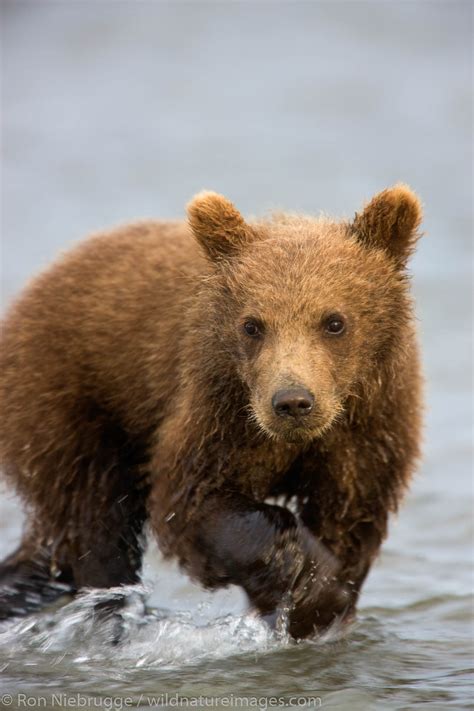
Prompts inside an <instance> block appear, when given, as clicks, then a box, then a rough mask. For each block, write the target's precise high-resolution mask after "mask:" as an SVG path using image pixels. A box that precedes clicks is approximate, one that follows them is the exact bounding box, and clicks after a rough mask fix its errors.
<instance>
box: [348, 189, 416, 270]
mask: <svg viewBox="0 0 474 711" xmlns="http://www.w3.org/2000/svg"><path fill="white" fill-rule="evenodd" d="M422 217H423V211H422V207H421V202H420V200H419V198H418V197H417V195H415V193H414V192H413V191H412V190H410V188H409V187H408V186H407V185H403V184H402V183H399V184H398V185H395V186H394V187H393V188H389V189H388V190H384V191H383V192H381V193H378V195H376V196H375V197H373V198H372V200H371V201H370V202H369V203H368V205H366V207H365V208H364V210H363V212H362V213H360V214H356V216H355V219H354V222H353V224H352V230H353V233H354V234H355V235H356V236H357V239H358V240H359V241H360V242H361V243H362V244H364V245H366V246H367V247H376V248H379V249H384V250H385V251H386V252H388V254H389V255H390V256H391V257H392V258H393V259H394V260H395V261H396V263H397V264H398V265H399V266H400V267H404V266H405V264H406V262H407V260H408V258H409V256H410V255H411V253H412V252H413V250H414V247H415V244H416V242H417V240H418V237H419V232H418V228H419V226H420V223H421V220H422Z"/></svg>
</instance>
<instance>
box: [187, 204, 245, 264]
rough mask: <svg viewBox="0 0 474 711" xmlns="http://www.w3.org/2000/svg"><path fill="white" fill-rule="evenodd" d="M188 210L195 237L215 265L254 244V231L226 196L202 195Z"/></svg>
mask: <svg viewBox="0 0 474 711" xmlns="http://www.w3.org/2000/svg"><path fill="white" fill-rule="evenodd" d="M187 210H188V218H189V224H190V226H191V229H192V231H193V234H194V236H195V237H196V239H197V241H198V242H199V244H200V245H201V246H202V247H203V249H204V251H205V252H206V254H207V256H208V257H210V259H211V260H212V261H213V262H222V261H226V260H228V259H229V258H232V257H233V256H234V255H236V254H238V252H240V251H241V250H242V249H243V248H244V247H245V245H247V244H248V243H249V242H251V241H252V238H253V231H252V228H251V227H250V225H247V223H246V222H245V220H244V218H243V217H242V215H241V214H240V212H239V211H238V210H237V209H236V208H235V207H234V206H233V204H232V203H231V202H230V200H227V199H226V198H225V197H223V196H222V195H218V194H217V193H212V192H207V191H206V192H202V193H198V194H197V195H196V196H195V197H194V198H193V199H192V200H191V202H190V203H189V204H188V207H187Z"/></svg>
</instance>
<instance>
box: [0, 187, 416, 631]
mask: <svg viewBox="0 0 474 711" xmlns="http://www.w3.org/2000/svg"><path fill="white" fill-rule="evenodd" d="M188 216H189V220H188V223H182V222H141V223H136V224H132V225H129V226H125V227H122V228H119V229H116V230H113V231H112V232H109V233H103V234H99V235H96V236H93V237H91V238H90V239H88V240H86V241H85V242H83V243H82V244H81V245H79V246H78V247H77V248H76V249H73V250H72V251H71V252H70V253H69V254H66V255H65V256H64V257H62V258H61V259H60V260H59V261H58V262H57V263H56V264H54V265H53V266H52V267H51V268H50V269H48V270H47V271H46V272H44V273H43V274H42V275H40V276H39V277H38V278H37V279H36V280H34V281H33V282H32V283H31V284H30V285H29V286H28V288H27V289H26V290H25V292H24V293H23V294H22V296H20V298H19V299H18V300H17V301H16V303H14V305H13V306H12V308H11V310H10V312H9V314H8V315H7V318H6V319H5V322H4V326H3V334H2V342H1V356H0V380H1V383H0V391H1V399H2V401H1V408H2V418H1V425H0V429H1V432H0V450H1V454H2V464H1V466H2V470H3V472H4V474H5V476H6V478H7V480H8V481H10V482H11V484H13V485H14V486H15V487H16V490H17V491H18V492H19V494H20V496H21V497H22V498H23V500H24V502H25V504H26V506H27V513H28V527H27V530H26V531H25V534H24V538H23V541H22V543H21V545H20V547H19V548H18V550H17V551H16V552H15V553H14V554H12V555H11V556H10V557H9V558H7V559H6V560H5V561H3V563H2V564H1V565H0V586H1V594H0V617H7V616H10V615H16V614H24V613H26V612H27V611H29V610H33V609H37V608H39V607H40V606H41V605H43V604H44V603H46V602H49V601H51V600H53V599H54V598H55V597H57V596H59V595H60V594H61V592H63V591H64V590H69V591H71V592H74V591H76V590H78V589H79V588H82V587H84V586H97V587H104V588H106V587H110V586H116V585H121V584H126V583H134V582H136V581H138V580H139V574H140V566H141V557H142V529H143V526H144V523H145V522H146V521H147V520H148V521H149V522H150V525H151V529H152V531H153V532H154V533H155V534H156V536H157V538H158V542H159V544H160V546H161V549H162V551H163V553H164V554H165V555H166V556H176V557H177V559H178V560H179V562H180V563H181V565H182V566H184V568H185V569H186V570H187V571H188V573H189V574H190V575H191V576H192V577H193V578H195V579H197V580H199V581H200V582H201V583H202V584H203V585H205V586H206V587H208V588H217V587H220V586H226V585H229V584H235V585H240V586H241V587H242V588H243V589H244V590H245V592H246V593H247V595H248V597H249V600H250V603H251V604H252V606H253V607H254V608H256V609H257V610H258V611H259V612H260V613H261V614H262V615H263V616H267V617H268V618H269V619H271V618H272V617H274V616H275V615H278V614H279V613H280V611H282V610H283V609H284V610H287V623H288V630H289V633H290V634H291V635H292V636H293V637H295V638H301V637H305V636H307V635H310V634H312V633H313V632H314V631H318V630H322V629H324V628H326V627H327V626H328V625H329V624H330V623H331V622H333V621H334V620H335V619H339V620H341V619H347V618H348V617H350V616H352V614H353V612H354V610H355V605H356V601H357V596H358V594H359V591H360V588H361V585H362V583H363V581H364V578H365V577H366V575H367V572H368V571H369V568H370V566H371V564H372V562H373V560H374V558H375V556H376V555H377V552H378V550H379V547H380V545H381V542H382V540H383V539H384V537H385V535H386V532H387V519H388V516H389V514H390V512H393V511H395V510H396V509H397V506H398V503H399V501H400V498H401V497H402V495H403V492H404V490H405V488H406V487H407V484H408V483H409V481H410V477H411V475H412V472H413V469H414V466H415V464H416V460H417V457H418V447H419V438H420V399H421V398H420V395H421V393H420V390H421V388H420V384H421V377H420V370H419V360H418V350H417V344H416V338H415V328H414V317H413V306H412V301H411V297H410V294H409V280H408V276H407V271H406V262H407V259H408V257H409V256H410V254H411V253H412V251H413V248H414V246H415V242H416V240H417V238H418V227H419V224H420V220H421V207H420V203H419V200H418V198H417V197H416V196H415V195H414V194H413V193H412V192H411V191H410V190H409V188H407V187H406V186H404V185H397V186H395V187H394V188H392V189H389V190H385V191H384V192H382V193H380V194H379V195H377V196H376V197H374V198H373V199H372V201H371V202H370V203H369V204H368V205H367V206H366V207H365V209H364V210H363V211H362V212H361V213H360V214H357V215H356V217H355V219H354V220H353V221H350V222H349V221H332V220H329V219H327V218H325V217H321V218H317V219H315V218H312V217H304V216H297V215H291V214H290V215H286V214H282V215H276V216H273V217H271V218H270V219H266V220H262V221H254V222H246V221H245V220H244V219H243V217H242V216H241V215H240V214H239V212H238V211H237V210H236V209H235V207H234V206H233V205H232V204H231V203H230V202H229V201H228V200H226V199H225V198H223V197H221V196H220V195H217V194H215V193H201V194H199V195H197V196H196V197H195V198H194V200H192V202H191V203H190V205H189V207H188ZM269 498H271V499H276V500H277V501H278V505H276V504H275V503H269V501H268V499H269ZM290 502H291V504H292V505H291V507H290V508H291V509H292V510H290V508H288V507H287V506H286V505H285V504H289V503H290ZM293 511H294V513H293ZM284 617H285V616H284V615H283V618H284Z"/></svg>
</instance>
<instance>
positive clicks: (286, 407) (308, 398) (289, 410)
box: [272, 388, 314, 419]
mask: <svg viewBox="0 0 474 711" xmlns="http://www.w3.org/2000/svg"><path fill="white" fill-rule="evenodd" d="M313 406H314V396H313V395H312V394H311V393H310V392H309V390H306V389H305V388H288V389H284V390H278V391H277V392H276V393H275V394H274V396H273V397H272V407H273V411H274V412H275V414H276V415H278V416H279V417H293V418H295V419H299V418H301V417H305V416H306V415H309V413H310V412H311V410H312V409H313Z"/></svg>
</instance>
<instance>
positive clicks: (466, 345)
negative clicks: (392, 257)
mask: <svg viewBox="0 0 474 711" xmlns="http://www.w3.org/2000/svg"><path fill="white" fill-rule="evenodd" d="M1 10H2V17H1V20H2V32H1V34H2V60H3V61H2V71H1V78H2V104H3V109H2V149H3V167H2V189H1V197H2V224H1V237H2V266H1V272H2V280H3V296H4V304H7V303H8V301H9V299H10V298H11V297H12V296H13V295H14V294H16V293H17V292H18V291H19V289H20V288H21V287H22V286H23V285H24V283H25V282H26V281H27V279H28V278H29V277H30V276H31V275H32V274H34V273H36V272H37V271H38V270H39V269H41V268H42V267H43V266H45V265H46V264H48V262H49V261H50V260H51V258H52V257H54V256H55V255H56V254H57V253H58V251H60V250H63V249H65V248H67V247H68V246H69V245H71V244H73V242H75V241H76V240H78V239H79V238H81V237H82V236H83V235H85V234H86V233H88V232H90V231H92V230H96V229H99V228H102V227H105V226H110V225H113V224H116V223H121V222H125V221H127V220H130V219H134V218H136V217H144V216H156V217H168V216H170V217H176V216H180V215H183V214H184V205H185V203H186V202H187V200H188V199H189V198H190V197H191V196H192V195H193V194H194V193H195V192H197V191H198V190H200V189H202V188H210V189H215V190H217V191H219V192H222V193H224V194H226V195H228V196H229V197H230V198H231V199H232V200H234V201H235V203H236V204H237V206H238V207H239V208H240V209H241V210H242V211H243V212H244V213H245V214H261V213H262V212H264V211H266V210H269V209H271V208H274V207H278V208H287V209H291V210H302V211H305V212H310V213H318V212H319V211H320V210H324V211H326V212H328V213H331V214H334V215H338V216H339V215H345V216H350V215H352V214H353V213H354V211H355V210H357V209H358V208H359V207H360V206H361V204H362V203H363V201H364V200H366V199H368V198H369V197H370V196H371V195H372V194H373V193H375V192H377V191H378V190H380V189H382V188H384V187H386V186H389V185H391V184H393V183H394V182H396V181H399V180H402V181H406V182H408V183H409V184H410V185H411V186H412V187H413V188H414V189H415V190H416V191H417V192H418V193H419V195H420V196H421V197H422V199H423V202H424V204H425V221H424V230H425V232H426V235H425V237H424V238H423V240H422V241H421V242H420V246H419V250H418V252H417V255H416V257H415V258H414V260H413V262H412V274H413V288H414V292H415V295H416V299H417V303H418V315H419V327H420V333H421V338H422V343H423V351H424V363H425V372H426V377H427V411H426V437H425V455H424V461H423V465H422V467H421V470H420V472H419V474H418V476H417V477H416V480H415V482H414V485H413V487H412V490H411V493H410V494H409V496H408V497H407V500H406V503H405V505H404V507H403V509H402V512H401V514H400V516H399V518H398V520H394V521H393V522H392V526H391V532H390V537H389V539H388V541H387V543H386V544H385V546H384V549H383V553H382V555H381V557H380V560H379V561H378V562H377V564H376V565H375V566H374V568H373V571H372V573H371V575H370V577H369V579H368V581H367V583H366V586H365V588H364V592H363V595H362V599H361V604H360V617H359V622H358V623H357V625H356V626H355V627H354V629H353V631H352V632H351V634H350V635H349V636H348V637H347V638H345V639H342V640H333V641H329V642H326V643H325V644H321V643H319V644H318V643H314V642H305V643H303V644H301V645H297V646H295V645H291V644H288V643H285V642H282V641H278V640H276V639H274V638H273V637H272V635H271V634H269V633H268V631H267V630H266V628H265V627H264V625H263V624H262V623H260V622H259V621H258V620H255V619H253V618H252V617H250V616H249V615H248V614H246V613H245V609H244V605H243V599H242V595H241V594H240V593H239V591H236V590H230V591H224V592H219V593H217V594H215V595H209V594H206V593H203V592H202V591H200V590H199V588H197V587H196V586H194V585H192V584H191V583H189V581H187V579H186V578H185V577H184V576H182V575H181V574H180V573H179V572H178V571H177V570H176V569H175V568H174V567H173V566H170V565H165V564H164V563H163V562H162V561H161V560H160V558H159V555H158V553H157V552H156V547H153V545H152V546H151V550H150V552H149V554H148V556H147V562H146V566H145V579H146V581H147V585H148V589H149V590H151V594H150V598H149V599H150V602H151V604H154V605H157V606H158V607H160V608H165V612H163V613H161V616H155V617H152V618H149V619H148V620H147V622H146V624H141V623H142V622H143V615H142V609H141V604H142V603H141V597H140V596H139V595H138V593H131V596H130V608H129V616H128V623H127V624H128V636H127V639H126V642H125V643H123V644H122V645H119V647H114V646H112V644H111V642H110V639H111V637H110V630H108V629H107V627H106V625H104V626H101V625H100V624H98V623H96V622H94V620H93V617H92V613H91V609H92V601H91V598H90V596H89V597H85V598H84V599H83V600H80V601H79V602H78V603H73V604H72V605H69V606H67V607H64V608H62V609H61V610H59V611H57V612H52V613H49V614H47V615H36V616H33V617H32V618H29V619H28V620H26V621H22V622H15V623H14V624H11V623H10V624H7V625H4V626H3V627H2V628H0V674H1V675H0V693H2V692H3V693H10V694H12V695H13V704H15V703H17V704H18V703H19V702H18V698H17V696H16V695H17V694H18V693H19V692H23V693H24V692H26V693H27V694H29V695H30V696H31V698H32V699H33V702H34V701H35V700H36V701H37V702H38V699H40V697H41V696H42V695H46V696H47V695H48V694H51V693H52V691H58V690H59V691H62V692H65V693H68V694H73V693H78V692H81V693H83V694H89V695H91V698H92V697H94V698H96V699H99V701H100V699H101V698H102V706H103V707H104V708H105V703H106V701H104V698H103V697H106V696H110V697H114V699H116V700H117V699H118V700H120V699H122V700H123V699H124V698H125V697H126V696H130V695H132V696H133V699H134V704H135V707H138V706H139V707H140V708H146V707H147V702H146V700H144V698H140V695H141V694H143V693H145V692H146V693H148V694H155V695H157V694H159V693H165V692H168V693H170V694H172V693H173V692H175V691H177V690H179V691H180V693H181V694H182V695H189V696H197V695H199V694H200V693H202V694H208V695H216V694H217V695H226V694H227V695H230V694H231V693H234V694H239V693H240V694H242V695H245V694H246V695H249V696H256V697H262V696H269V695H277V696H280V695H285V694H286V695H291V694H295V693H297V694H305V695H319V696H320V697H321V700H322V704H323V705H322V707H323V708H332V709H334V708H338V709H359V708H360V709H369V708H374V709H379V708H380V709H385V708H390V709H392V708H393V709H402V708H403V709H412V708H418V707H419V706H425V707H426V708H429V709H444V708H446V707H448V708H454V709H458V708H472V705H471V703H472V684H471V682H472V676H471V672H470V669H472V665H473V663H472V657H473V643H472V640H473V627H472V597H471V595H472V587H473V578H472V563H473V554H472V543H473V530H472V518H473V517H472V511H473V509H472V494H473V489H472V370H471V360H470V359H471V354H472V351H471V346H472V342H471V338H472V330H471V329H472V187H473V186H472V172H471V166H472V107H471V89H472V68H471V51H472V39H471V38H472V5H471V3H468V2H442V3H440V2H430V1H426V2H408V1H402V2H383V1H381V2H186V3H184V2H106V1H102V2H80V1H72V2H43V1H36V2H5V1H3V2H2V3H1ZM22 520H23V514H22V513H21V508H20V507H19V504H18V502H17V500H16V499H15V497H14V495H13V494H12V493H11V492H7V491H6V490H2V493H1V499H0V555H1V556H4V555H5V554H7V553H8V552H10V551H11V550H12V549H13V547H14V545H15V544H16V542H17V541H18V537H19V534H20V529H21V524H22ZM91 595H93V594H92V593H91ZM186 611H187V612H186ZM2 698H3V697H2V696H0V705H1V703H2V702H1V699H2ZM48 698H49V697H48ZM15 699H16V701H15ZM7 702H8V699H6V701H5V705H6V703H7ZM48 703H50V702H48ZM117 703H118V701H117ZM10 708H15V705H13V706H10ZM55 708H59V706H57V705H56V706H55ZM64 708H66V706H64Z"/></svg>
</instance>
